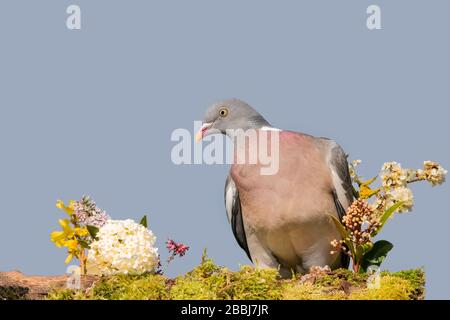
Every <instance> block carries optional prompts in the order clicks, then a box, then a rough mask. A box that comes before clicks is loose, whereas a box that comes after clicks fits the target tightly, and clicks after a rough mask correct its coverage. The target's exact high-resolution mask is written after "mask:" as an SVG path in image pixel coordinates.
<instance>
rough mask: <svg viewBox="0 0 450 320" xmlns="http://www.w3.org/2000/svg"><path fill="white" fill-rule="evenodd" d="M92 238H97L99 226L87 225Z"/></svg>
mask: <svg viewBox="0 0 450 320" xmlns="http://www.w3.org/2000/svg"><path fill="white" fill-rule="evenodd" d="M86 228H87V230H88V232H89V234H90V236H91V238H92V239H97V233H98V228H97V227H94V226H86Z"/></svg>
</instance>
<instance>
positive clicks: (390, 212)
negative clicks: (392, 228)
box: [371, 201, 404, 237]
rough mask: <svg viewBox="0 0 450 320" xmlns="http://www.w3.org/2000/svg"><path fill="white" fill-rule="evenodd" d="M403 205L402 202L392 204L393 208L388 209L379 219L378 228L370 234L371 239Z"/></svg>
mask: <svg viewBox="0 0 450 320" xmlns="http://www.w3.org/2000/svg"><path fill="white" fill-rule="evenodd" d="M403 204H404V201H400V202H397V203H396V204H394V205H393V206H391V207H390V208H389V209H387V210H386V211H385V212H384V213H383V215H382V216H381V218H380V227H379V228H378V229H377V230H376V231H375V232H373V233H372V234H371V236H372V237H375V236H376V235H377V234H378V233H379V232H380V231H381V229H383V227H384V225H385V224H386V222H387V221H388V219H389V218H390V217H391V216H392V215H393V214H394V213H395V211H397V210H398V208H400V207H401V206H402V205H403Z"/></svg>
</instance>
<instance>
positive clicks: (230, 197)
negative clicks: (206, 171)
mask: <svg viewBox="0 0 450 320" xmlns="http://www.w3.org/2000/svg"><path fill="white" fill-rule="evenodd" d="M225 207H226V210H227V217H228V221H229V222H230V224H231V229H232V231H233V235H234V237H235V238H236V241H237V243H238V244H239V246H240V247H241V248H242V249H243V250H244V251H245V253H246V254H247V256H248V258H249V259H250V261H252V257H251V255H250V251H249V249H248V245H247V238H246V236H245V228H244V220H243V217H242V208H241V201H240V199H239V192H238V190H237V188H236V185H235V184H234V181H233V179H232V178H231V177H230V176H228V177H227V180H226V182H225Z"/></svg>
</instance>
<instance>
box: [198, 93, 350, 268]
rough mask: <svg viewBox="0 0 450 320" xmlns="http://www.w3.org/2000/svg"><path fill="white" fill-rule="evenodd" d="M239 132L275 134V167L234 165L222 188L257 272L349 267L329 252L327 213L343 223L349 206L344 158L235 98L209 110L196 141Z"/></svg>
mask: <svg viewBox="0 0 450 320" xmlns="http://www.w3.org/2000/svg"><path fill="white" fill-rule="evenodd" d="M237 129H243V130H248V129H255V130H261V131H276V132H277V133H278V135H279V138H278V139H279V169H278V171H277V173H276V174H274V175H261V174H260V172H259V171H258V170H256V168H255V167H257V165H255V164H237V163H233V164H232V166H231V169H230V172H229V175H228V177H227V179H226V183H225V207H226V212H227V216H228V220H229V222H230V224H231V227H232V230H233V234H234V236H235V238H236V240H237V242H238V244H239V246H240V247H241V248H242V249H243V250H244V251H245V252H246V253H247V255H248V257H249V259H250V260H251V261H252V262H253V263H254V264H255V265H257V266H260V267H264V268H278V269H279V271H280V274H281V275H282V276H284V277H289V276H291V275H292V272H299V273H306V272H308V271H309V269H310V268H311V267H312V266H326V265H328V266H329V267H330V268H332V269H335V268H340V267H344V268H347V267H348V264H349V259H348V256H347V255H345V254H343V253H334V254H332V253H331V251H332V247H331V244H330V242H331V241H332V240H334V239H338V240H339V239H341V236H340V234H339V232H338V230H337V228H336V227H335V225H334V224H333V222H332V221H331V219H330V216H329V215H330V214H332V215H335V216H336V217H339V218H340V219H342V216H343V215H344V214H345V211H346V209H347V208H348V207H349V206H350V204H351V203H352V201H353V189H352V182H351V178H350V175H349V170H348V164H347V156H346V155H345V153H344V151H343V150H342V148H341V147H340V146H339V145H338V144H337V143H336V142H335V141H333V140H330V139H327V138H318V137H313V136H310V135H307V134H303V133H298V132H293V131H286V130H280V129H277V128H274V127H272V126H271V125H270V124H269V122H267V121H266V120H265V119H264V118H263V117H262V116H261V115H260V114H259V113H258V112H257V111H256V110H254V109H253V108H252V107H251V106H249V105H248V104H247V103H245V102H243V101H241V100H238V99H229V100H224V101H220V102H218V103H215V104H213V105H212V106H211V107H210V108H208V110H207V111H206V114H205V117H204V120H203V125H202V127H201V129H200V131H199V132H198V134H197V136H196V140H201V139H202V138H203V137H204V136H206V135H208V134H213V133H222V134H227V133H228V132H230V131H232V130H237Z"/></svg>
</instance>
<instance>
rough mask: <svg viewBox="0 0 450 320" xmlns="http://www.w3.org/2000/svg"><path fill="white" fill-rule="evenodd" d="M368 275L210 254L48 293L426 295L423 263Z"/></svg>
mask: <svg viewBox="0 0 450 320" xmlns="http://www.w3.org/2000/svg"><path fill="white" fill-rule="evenodd" d="M367 278H368V276H367V275H361V274H354V273H353V272H351V271H349V270H345V269H338V270H335V271H331V272H324V273H320V274H317V275H311V276H308V277H306V278H305V277H303V278H300V277H295V278H292V279H288V280H283V279H279V277H278V272H277V271H276V270H270V269H257V268H254V267H251V266H243V267H241V269H240V270H239V271H237V272H232V271H230V270H228V269H227V268H223V267H219V266H217V265H215V264H214V263H213V261H212V260H211V259H209V258H207V257H206V256H205V257H203V259H202V262H201V263H200V265H199V266H197V267H196V268H194V269H193V270H192V271H190V272H188V273H187V274H185V275H182V276H178V277H177V278H175V279H168V278H166V277H164V276H161V275H153V274H146V275H141V276H124V275H121V276H111V277H102V278H99V280H98V281H96V282H95V283H94V285H93V286H92V287H91V288H89V289H87V290H84V291H81V290H80V291H73V290H58V291H53V292H51V293H50V294H49V295H48V296H47V299H51V300H72V299H101V300H116V299H117V300H161V299H162V300H167V299H171V300H185V299H194V300H203V299H212V300H244V299H246V300H321V299H322V300H323V299H325V300H353V299H354V300H379V299H382V300H417V299H423V298H424V286H425V275H424V272H423V270H422V269H415V270H407V271H400V272H395V273H391V272H387V271H384V272H382V273H381V275H380V282H379V286H378V287H377V288H374V289H372V288H368V287H367Z"/></svg>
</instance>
